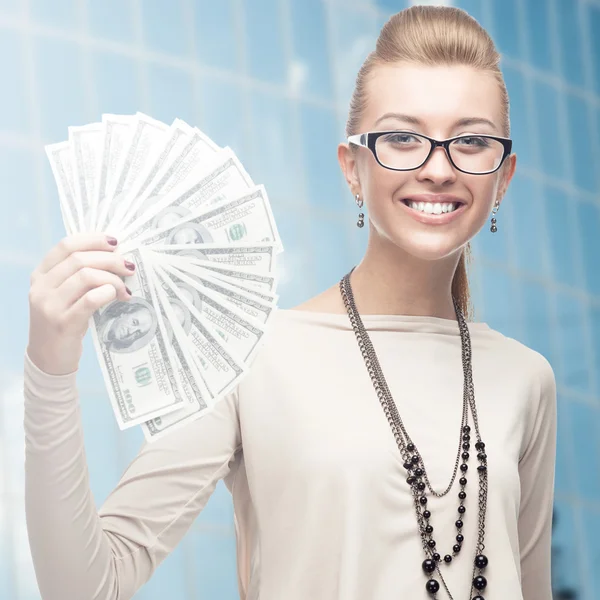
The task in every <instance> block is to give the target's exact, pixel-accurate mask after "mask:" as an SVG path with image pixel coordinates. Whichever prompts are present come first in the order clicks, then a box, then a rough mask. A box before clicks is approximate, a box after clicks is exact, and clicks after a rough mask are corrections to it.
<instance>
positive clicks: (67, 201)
mask: <svg viewBox="0 0 600 600" xmlns="http://www.w3.org/2000/svg"><path fill="white" fill-rule="evenodd" d="M45 150H46V155H47V156H48V161H49V162H50V168H51V169H52V175H53V176H54V181H55V182H56V187H57V189H58V199H59V202H60V210H61V214H62V217H63V223H64V225H65V230H66V232H67V233H68V234H72V233H76V232H77V231H79V218H80V215H79V209H78V204H77V201H76V200H75V190H74V182H73V168H72V162H71V145H70V144H69V142H59V143H58V144H48V145H47V146H45Z"/></svg>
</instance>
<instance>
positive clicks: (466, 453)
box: [461, 452, 470, 460]
mask: <svg viewBox="0 0 600 600" xmlns="http://www.w3.org/2000/svg"><path fill="white" fill-rule="evenodd" d="M461 456H462V459H463V460H469V456H470V454H469V453H468V452H463V453H462V454H461Z"/></svg>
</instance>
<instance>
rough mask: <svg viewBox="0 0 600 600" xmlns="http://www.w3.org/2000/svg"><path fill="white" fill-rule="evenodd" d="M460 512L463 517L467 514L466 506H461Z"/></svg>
mask: <svg viewBox="0 0 600 600" xmlns="http://www.w3.org/2000/svg"><path fill="white" fill-rule="evenodd" d="M458 512H459V513H460V514H461V515H464V514H465V512H467V509H466V508H465V506H464V504H461V505H460V506H459V507H458Z"/></svg>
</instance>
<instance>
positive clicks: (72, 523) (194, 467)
mask: <svg viewBox="0 0 600 600" xmlns="http://www.w3.org/2000/svg"><path fill="white" fill-rule="evenodd" d="M75 376H76V374H75V373H72V374H69V375H62V376H53V375H48V374H46V373H43V372H42V371H40V370H39V369H38V368H37V367H36V366H35V365H34V364H33V363H32V362H31V360H30V359H29V357H28V356H26V357H25V379H24V397H25V421H24V426H25V443H26V455H25V456H26V457H25V510H26V518H27V529H28V535H29V543H30V548H31V554H32V558H33V564H34V568H35V573H36V578H37V583H38V586H39V589H40V592H41V597H42V598H44V600H81V599H82V598H85V599H86V600H127V599H129V598H131V597H132V596H133V595H134V594H135V592H136V591H137V590H138V589H139V588H140V587H141V586H142V585H143V584H144V583H145V582H147V581H148V580H149V579H150V577H151V576H152V574H153V572H154V570H155V569H156V567H157V566H158V565H159V564H160V562H161V561H162V560H163V559H164V558H165V557H166V556H167V555H168V554H169V553H170V552H171V551H172V550H173V549H174V548H175V546H176V545H177V544H178V543H179V541H180V540H181V539H182V538H183V536H184V535H185V533H186V532H187V531H188V529H189V528H190V526H191V525H192V523H193V521H194V519H195V518H196V517H197V515H198V514H199V512H200V511H201V510H202V508H203V507H204V506H205V505H206V503H207V501H208V499H209V497H210V495H211V493H212V492H213V490H214V489H215V487H216V484H217V482H218V480H219V479H221V478H223V477H224V476H225V475H227V473H228V472H229V471H230V469H231V468H232V467H233V465H234V462H235V460H236V458H237V456H238V454H237V453H238V451H239V450H241V438H240V427H239V420H238V405H237V394H236V393H235V392H234V393H232V394H230V395H229V396H227V397H226V398H225V399H223V400H222V401H221V402H218V403H217V405H216V406H215V408H214V409H213V410H212V411H211V412H209V413H207V414H206V415H205V416H203V417H202V418H200V419H197V420H195V421H193V422H191V423H190V424H189V425H188V426H186V427H183V428H180V429H178V430H177V432H176V434H175V433H174V434H171V435H166V436H164V437H162V438H160V439H158V440H156V441H154V442H152V443H145V444H144V445H143V446H142V448H141V450H140V452H139V453H138V455H137V456H136V458H135V459H134V460H133V461H132V462H131V464H130V465H129V466H128V468H127V470H126V471H125V473H124V474H123V476H122V478H121V480H120V482H119V483H118V485H117V486H116V488H115V489H114V490H113V491H112V492H111V494H110V495H109V497H108V498H107V500H106V501H105V503H104V505H103V506H102V507H101V509H100V510H99V511H98V510H97V509H96V506H95V503H94V499H93V497H92V494H91V491H90V486H89V474H88V467H87V461H86V456H85V450H84V440H83V431H82V424H81V418H80V407H79V399H78V394H77V388H76V382H75Z"/></svg>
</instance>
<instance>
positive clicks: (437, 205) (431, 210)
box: [408, 200, 459, 215]
mask: <svg viewBox="0 0 600 600" xmlns="http://www.w3.org/2000/svg"><path fill="white" fill-rule="evenodd" d="M408 205H409V206H410V207H411V208H412V209H413V210H417V211H419V212H423V213H426V214H428V215H441V214H442V213H447V212H453V211H455V210H456V209H457V208H458V206H459V205H458V204H457V203H455V202H414V201H412V200H409V201H408Z"/></svg>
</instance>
